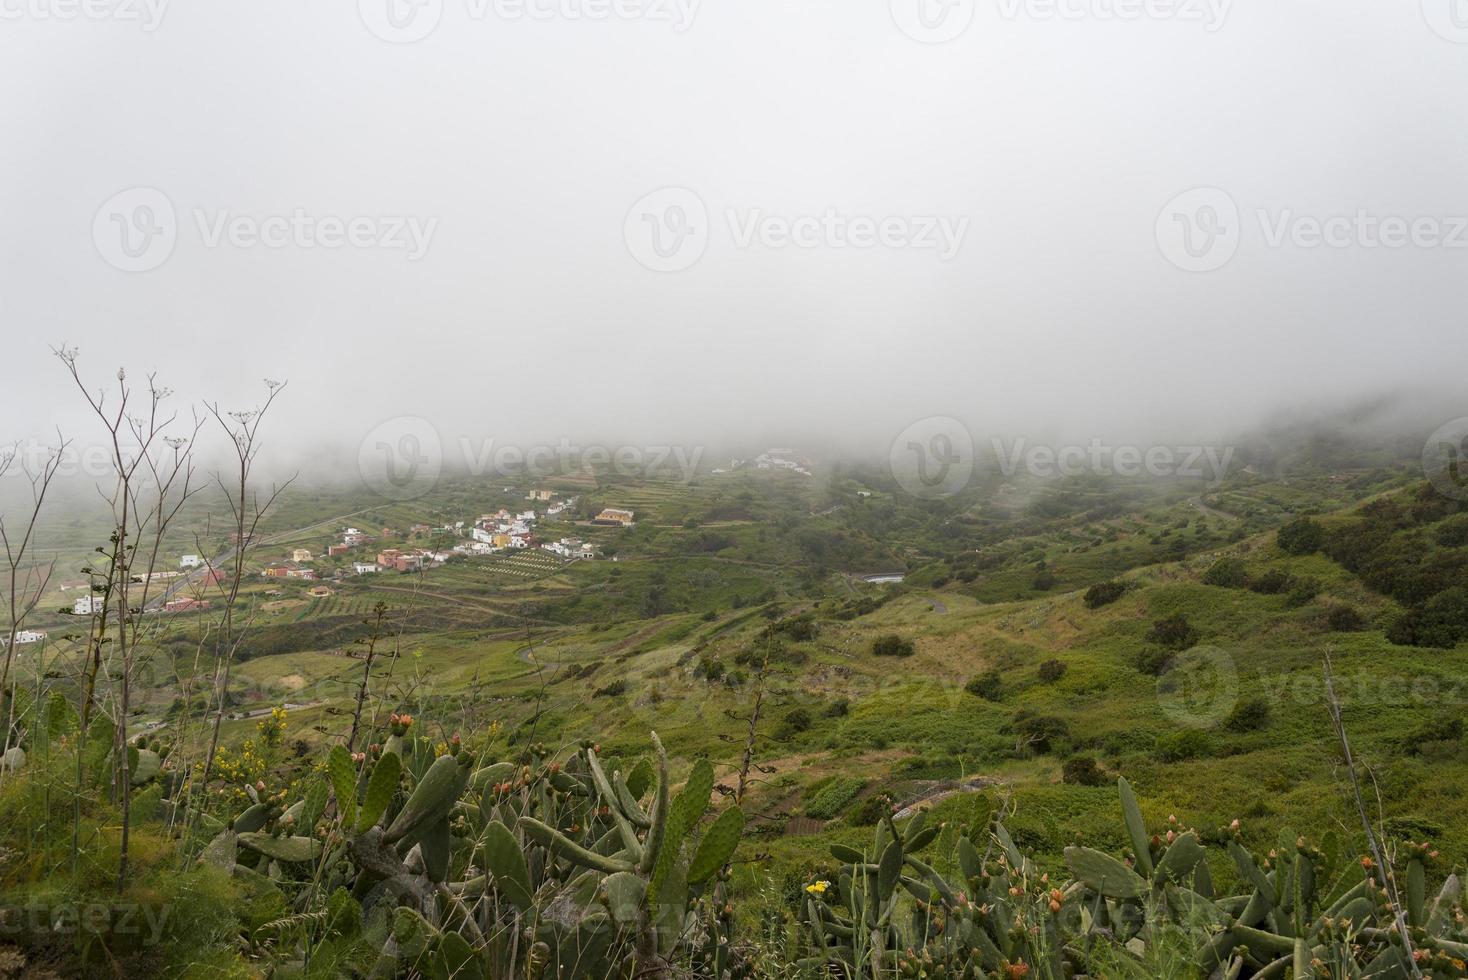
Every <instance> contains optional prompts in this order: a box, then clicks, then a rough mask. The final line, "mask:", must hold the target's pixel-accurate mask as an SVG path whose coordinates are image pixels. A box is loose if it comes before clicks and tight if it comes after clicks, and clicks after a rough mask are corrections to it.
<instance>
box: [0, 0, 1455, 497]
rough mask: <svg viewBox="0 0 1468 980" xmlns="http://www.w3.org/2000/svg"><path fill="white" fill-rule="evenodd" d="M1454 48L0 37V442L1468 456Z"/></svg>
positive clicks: (1033, 21)
mask: <svg viewBox="0 0 1468 980" xmlns="http://www.w3.org/2000/svg"><path fill="white" fill-rule="evenodd" d="M1453 13H1454V8H1453V0H1422V3H1421V4H1419V3H1418V2H1416V0H1411V2H1401V3H1394V4H1383V3H1375V2H1371V0H1330V2H1326V0H1293V2H1277V0H1275V2H1260V0H1251V2H1245V0H1238V2H1227V0H1211V2H1205V0H989V2H986V3H985V2H980V3H975V2H973V0H948V2H947V3H946V4H945V3H943V2H940V0H892V2H891V3H888V2H887V0H865V2H861V3H853V2H852V0H810V2H807V3H803V4H788V3H777V2H772V0H739V2H737V3H731V2H714V0H705V2H702V3H695V2H693V0H676V2H675V0H616V2H615V3H614V2H612V0H420V2H418V3H417V4H416V5H414V4H413V3H410V2H408V0H361V2H360V3H353V2H347V0H338V2H335V3H314V4H303V3H299V2H286V0H262V2H255V3H249V4H215V3H192V4H183V3H178V4H173V3H168V2H166V0H149V2H143V0H87V2H86V3H85V4H83V3H82V2H81V0H0V16H3V19H4V23H3V24H0V82H3V83H4V92H5V93H6V94H5V95H4V96H3V97H0V133H3V134H4V138H3V140H0V213H3V215H4V218H5V220H4V223H3V226H0V331H3V337H4V345H3V360H4V366H5V383H4V386H3V388H0V419H3V420H4V425H3V427H0V428H3V431H0V439H3V440H6V441H8V440H12V439H27V438H31V439H35V438H45V437H47V436H48V435H49V434H50V433H51V432H52V431H54V430H55V429H56V428H57V427H58V426H59V427H60V428H61V429H62V430H63V431H65V432H66V433H67V434H68V435H71V436H74V437H76V438H78V439H81V440H83V441H86V440H88V439H91V438H94V437H95V435H96V434H97V429H96V422H95V421H94V420H89V419H87V418H86V417H85V413H84V412H83V408H84V406H83V404H82V403H81V400H80V398H79V396H78V394H77V392H76V391H75V390H74V388H71V387H69V385H70V381H69V378H67V376H66V374H65V371H64V369H63V366H62V365H61V364H60V363H58V362H57V361H56V359H55V358H54V357H53V356H52V355H51V353H50V349H49V347H50V345H61V344H69V345H74V346H75V347H76V348H78V349H79V350H80V361H79V364H80V365H81V368H82V370H83V372H84V373H85V374H86V375H87V376H88V377H89V378H91V379H95V382H96V383H97V384H102V383H104V382H107V381H109V380H110V379H112V377H113V374H114V372H115V370H116V368H117V367H118V366H119V365H126V366H127V367H128V369H129V371H130V372H131V373H130V377H132V378H134V379H139V378H141V377H142V376H143V375H144V374H145V373H146V372H148V371H156V372H157V373H158V376H159V377H160V379H161V380H162V382H163V383H165V384H167V385H168V386H169V387H171V388H173V389H174V390H175V392H176V394H175V395H174V396H173V400H174V401H175V402H177V403H178V405H179V407H180V408H181V409H182V410H183V411H185V412H187V411H188V406H189V405H190V404H191V403H198V402H200V401H203V400H208V401H217V402H219V403H220V404H221V406H222V407H224V408H244V407H248V406H250V405H253V404H255V403H257V402H258V401H259V400H260V399H261V398H263V396H264V392H265V389H264V386H263V383H262V379H265V378H273V379H283V380H288V382H289V385H288V387H287V388H286V390H285V392H284V393H283V394H282V396H281V399H280V401H279V402H278V406H277V408H276V409H275V414H274V416H273V418H272V420H271V426H270V427H269V429H268V432H269V439H270V451H271V453H272V454H273V457H274V458H275V459H276V460H284V461H287V465H297V464H300V463H308V464H313V465H315V466H317V467H319V468H326V469H330V468H331V467H332V466H335V465H338V463H339V464H340V465H342V466H344V467H350V466H351V462H352V461H353V460H355V458H356V456H357V453H358V447H359V446H360V445H361V444H362V442H363V440H364V439H367V438H370V434H371V433H372V432H373V431H374V430H375V429H377V428H378V427H379V426H380V425H381V424H382V423H384V422H387V421H388V420H392V419H394V418H395V417H398V416H412V417H415V418H422V419H424V420H426V421H427V422H428V423H429V424H430V425H431V426H432V427H433V428H434V429H435V430H436V431H437V433H438V434H439V435H440V436H441V438H442V440H443V443H444V445H446V446H456V445H459V444H460V443H461V441H464V440H467V441H468V442H469V443H471V444H473V445H482V444H483V441H484V440H488V439H492V440H494V441H495V442H496V443H497V444H501V445H504V444H518V445H530V444H535V443H550V444H554V443H556V442H558V441H559V440H562V439H565V440H570V441H571V442H573V443H575V444H578V445H587V444H591V443H605V444H617V443H633V444H665V443H678V444H689V445H718V446H725V445H734V446H738V445H742V444H750V445H758V444H761V443H764V444H771V443H778V444H782V445H784V444H815V443H820V444H822V445H826V446H831V447H835V448H837V449H841V450H848V449H849V450H851V451H868V450H873V449H874V448H875V449H876V450H877V451H878V452H880V451H883V450H884V449H885V446H886V445H887V444H888V443H889V442H890V440H891V439H892V438H893V437H894V436H896V435H897V433H899V432H901V431H902V430H903V429H904V427H906V426H909V425H910V424H912V423H913V422H915V421H916V420H920V419H923V418H925V417H928V416H935V415H942V416H952V417H955V418H958V419H962V420H964V421H965V423H966V424H967V425H968V426H969V427H970V428H971V429H972V430H973V431H974V433H975V435H976V437H978V436H980V434H984V433H990V432H993V433H1001V432H1002V433H1011V434H1012V433H1024V434H1027V435H1030V436H1032V437H1033V438H1069V439H1089V438H1103V439H1109V440H1126V439H1142V438H1150V439H1171V440H1198V439H1209V438H1219V437H1221V436H1223V435H1227V434H1229V433H1233V432H1242V431H1250V430H1257V429H1259V428H1260V427H1263V426H1267V425H1269V424H1271V420H1272V419H1278V418H1280V417H1289V418H1299V417H1304V418H1308V417H1311V416H1313V415H1319V416H1331V415H1332V414H1333V413H1336V412H1340V411H1349V410H1351V409H1352V408H1353V407H1354V406H1360V405H1363V404H1380V403H1386V404H1390V405H1391V406H1392V408H1391V414H1393V415H1394V416H1395V417H1412V416H1414V415H1420V416H1421V421H1422V422H1423V423H1428V422H1431V424H1433V425H1435V424H1437V422H1436V421H1432V420H1433V419H1434V417H1436V419H1437V421H1441V420H1442V419H1444V418H1448V417H1452V415H1463V414H1468V411H1465V410H1464V409H1463V407H1462V397H1463V394H1464V391H1465V388H1464V384H1463V381H1464V373H1463V371H1464V365H1465V364H1468V356H1465V355H1468V330H1465V329H1464V319H1465V312H1464V311H1465V309H1468V305H1465V303H1464V302H1463V300H1464V290H1465V286H1468V275H1465V271H1468V268H1465V263H1468V219H1465V218H1464V217H1463V216H1465V215H1468V189H1465V187H1468V185H1465V184H1464V182H1463V179H1462V175H1463V174H1464V172H1465V170H1468V129H1465V127H1464V126H1463V125H1462V97H1463V93H1464V92H1465V91H1468V21H1462V20H1461V18H1459V19H1458V20H1455V19H1454V18H1453V16H1452V15H1453ZM420 35H421V36H420ZM1200 188H1201V189H1202V190H1197V189H1200ZM668 189H671V190H668ZM1455 400H1456V401H1457V404H1456V405H1454V401H1455ZM1282 413H1284V414H1283V416H1282ZM1443 413H1447V414H1443Z"/></svg>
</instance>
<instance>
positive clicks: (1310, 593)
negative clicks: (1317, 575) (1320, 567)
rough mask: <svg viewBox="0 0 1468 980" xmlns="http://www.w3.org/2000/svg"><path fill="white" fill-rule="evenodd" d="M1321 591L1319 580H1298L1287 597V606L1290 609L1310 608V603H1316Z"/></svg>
mask: <svg viewBox="0 0 1468 980" xmlns="http://www.w3.org/2000/svg"><path fill="white" fill-rule="evenodd" d="M1320 589H1321V585H1320V580H1319V579H1313V578H1301V579H1296V580H1295V584H1294V585H1293V586H1292V587H1291V588H1290V591H1289V593H1288V594H1287V595H1286V596H1285V605H1286V606H1287V607H1288V608H1290V609H1298V608H1300V607H1301V606H1308V605H1309V604H1310V603H1312V602H1314V601H1315V597H1316V596H1318V595H1320Z"/></svg>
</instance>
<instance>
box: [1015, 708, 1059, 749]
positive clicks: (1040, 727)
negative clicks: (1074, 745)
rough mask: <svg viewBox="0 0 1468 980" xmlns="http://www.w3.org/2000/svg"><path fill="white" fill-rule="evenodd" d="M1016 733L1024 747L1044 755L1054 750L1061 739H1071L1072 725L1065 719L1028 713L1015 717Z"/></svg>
mask: <svg viewBox="0 0 1468 980" xmlns="http://www.w3.org/2000/svg"><path fill="white" fill-rule="evenodd" d="M1014 731H1015V733H1016V734H1017V735H1018V736H1019V738H1020V741H1021V742H1022V743H1023V744H1024V745H1026V746H1028V747H1029V748H1030V749H1032V750H1034V751H1035V752H1038V753H1040V754H1042V755H1043V754H1044V753H1046V752H1049V751H1050V750H1051V749H1053V748H1054V747H1055V743H1056V742H1057V741H1059V740H1060V739H1063V738H1069V737H1070V725H1068V724H1067V723H1066V721H1065V719H1063V718H1054V717H1051V716H1048V715H1034V714H1030V713H1029V712H1027V711H1022V712H1020V713H1019V714H1017V715H1015V717H1014Z"/></svg>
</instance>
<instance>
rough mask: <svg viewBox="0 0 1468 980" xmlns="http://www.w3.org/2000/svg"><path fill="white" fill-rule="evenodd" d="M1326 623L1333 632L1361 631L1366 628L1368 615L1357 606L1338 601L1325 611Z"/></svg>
mask: <svg viewBox="0 0 1468 980" xmlns="http://www.w3.org/2000/svg"><path fill="white" fill-rule="evenodd" d="M1325 625H1326V626H1327V627H1329V629H1330V631H1331V632H1332V633H1359V632H1361V631H1362V630H1364V629H1365V628H1366V617H1364V616H1362V615H1361V613H1360V611H1359V610H1357V609H1356V607H1355V606H1348V605H1345V604H1344V603H1337V604H1335V605H1333V606H1331V607H1330V608H1329V609H1327V610H1326V611H1325Z"/></svg>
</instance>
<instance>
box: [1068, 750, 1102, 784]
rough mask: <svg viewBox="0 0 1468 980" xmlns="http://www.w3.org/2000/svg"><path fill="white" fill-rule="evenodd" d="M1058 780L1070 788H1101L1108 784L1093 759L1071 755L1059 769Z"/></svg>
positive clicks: (1086, 756)
mask: <svg viewBox="0 0 1468 980" xmlns="http://www.w3.org/2000/svg"><path fill="white" fill-rule="evenodd" d="M1060 778H1061V780H1062V781H1063V782H1066V783H1069V784H1071V785H1072V786H1101V785H1103V784H1104V783H1106V782H1108V780H1107V778H1106V773H1104V772H1102V771H1101V767H1100V766H1098V765H1097V764H1096V759H1095V757H1094V756H1089V755H1073V756H1071V757H1070V758H1069V759H1066V760H1065V764H1064V765H1063V766H1061V767H1060Z"/></svg>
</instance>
